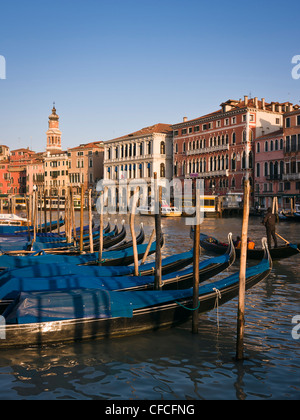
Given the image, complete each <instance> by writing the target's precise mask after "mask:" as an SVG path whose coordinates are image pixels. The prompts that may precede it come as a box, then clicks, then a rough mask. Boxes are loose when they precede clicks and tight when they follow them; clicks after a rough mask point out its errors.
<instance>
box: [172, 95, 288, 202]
mask: <svg viewBox="0 0 300 420" xmlns="http://www.w3.org/2000/svg"><path fill="white" fill-rule="evenodd" d="M288 105H290V104H288V103H285V104H282V103H278V102H271V103H267V102H266V101H265V99H264V98H262V99H261V100H258V98H257V97H255V98H253V99H249V98H248V96H245V97H244V100H242V99H239V100H231V99H230V100H228V101H226V102H224V103H222V104H221V105H220V109H219V110H217V111H215V112H212V113H210V114H207V115H204V116H202V117H199V118H196V119H193V120H188V119H187V118H184V120H183V122H181V123H178V124H174V125H173V130H174V145H173V149H174V177H177V178H179V179H180V180H181V181H184V180H185V179H204V186H205V194H208V195H219V196H229V195H232V196H236V195H238V196H239V201H240V202H241V200H242V196H243V185H244V180H245V178H246V176H247V175H248V176H249V179H250V182H251V185H252V186H254V172H253V169H254V149H253V142H254V139H255V138H257V137H259V136H262V135H265V134H267V133H269V132H273V131H276V130H278V129H280V128H281V127H282V123H283V113H284V112H285V109H286V107H287V106H288ZM252 195H253V194H252Z"/></svg>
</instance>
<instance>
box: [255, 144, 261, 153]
mask: <svg viewBox="0 0 300 420" xmlns="http://www.w3.org/2000/svg"><path fill="white" fill-rule="evenodd" d="M256 153H260V143H257V145H256Z"/></svg>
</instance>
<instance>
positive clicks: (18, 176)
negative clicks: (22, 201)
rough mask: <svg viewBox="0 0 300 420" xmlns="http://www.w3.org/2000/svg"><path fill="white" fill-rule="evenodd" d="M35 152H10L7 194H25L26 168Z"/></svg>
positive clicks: (26, 150) (21, 150)
mask: <svg viewBox="0 0 300 420" xmlns="http://www.w3.org/2000/svg"><path fill="white" fill-rule="evenodd" d="M34 155H35V152H33V151H32V150H29V148H28V149H17V150H12V151H11V153H10V163H9V165H8V177H9V184H8V185H9V188H8V193H9V194H26V175H27V173H26V166H27V164H29V163H30V162H31V159H32V157H33V156H34Z"/></svg>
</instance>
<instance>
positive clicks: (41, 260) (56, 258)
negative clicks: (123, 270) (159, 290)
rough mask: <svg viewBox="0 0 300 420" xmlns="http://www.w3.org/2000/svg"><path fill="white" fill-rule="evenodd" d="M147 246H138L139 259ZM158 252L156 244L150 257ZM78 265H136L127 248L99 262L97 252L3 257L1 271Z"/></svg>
mask: <svg viewBox="0 0 300 420" xmlns="http://www.w3.org/2000/svg"><path fill="white" fill-rule="evenodd" d="M163 244H164V238H163V236H162V238H161V246H163ZM147 246H148V245H147V244H142V245H137V253H138V258H139V260H141V259H142V258H143V256H144V254H145V252H146V249H147ZM155 251H156V242H153V244H152V245H151V247H150V251H149V255H152V254H153V253H154V252H155ZM60 263H66V264H76V265H83V264H89V265H100V266H122V265H130V264H133V263H134V256H133V248H132V247H131V248H127V249H124V250H121V251H105V252H103V254H102V260H101V261H99V254H98V253H97V252H94V253H89V254H82V255H56V254H46V253H45V252H44V251H41V252H37V253H36V254H35V255H25V256H15V255H5V254H4V255H1V256H0V270H1V269H2V270H5V269H7V268H10V269H13V268H21V267H27V266H29V265H35V264H60Z"/></svg>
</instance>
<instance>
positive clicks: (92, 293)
mask: <svg viewBox="0 0 300 420" xmlns="http://www.w3.org/2000/svg"><path fill="white" fill-rule="evenodd" d="M271 269H272V262H271V260H270V256H269V253H268V250H267V247H266V248H265V256H264V259H263V260H262V261H261V262H260V264H258V265H256V266H254V267H250V268H249V269H248V270H247V272H246V289H249V288H251V287H253V286H255V285H256V284H257V283H259V282H260V281H262V280H263V279H265V278H266V277H267V276H268V275H269V274H270V272H271ZM238 292H239V273H235V274H233V275H230V276H228V277H226V278H223V279H222V280H219V281H216V282H212V283H211V282H210V283H208V284H205V285H202V286H200V287H199V305H198V307H197V308H195V310H198V311H199V313H204V312H207V311H210V310H212V309H214V308H215V307H216V303H218V305H219V306H221V305H223V304H224V303H226V302H228V301H229V300H231V299H233V298H235V297H236V296H237V295H238ZM192 309H193V289H192V288H190V289H184V290H175V291H174V290H172V291H164V290H163V291H148V292H144V291H142V292H140V291H134V292H109V291H107V290H95V289H85V290H82V289H80V290H72V291H69V292H51V293H49V292H37V293H21V294H20V295H19V296H18V298H17V299H16V300H15V301H14V302H13V303H12V304H11V305H9V307H8V308H6V310H5V311H4V313H3V314H2V315H3V317H4V319H5V320H6V326H5V327H4V326H2V329H3V331H1V332H2V333H4V334H5V340H1V342H0V348H2V349H4V348H11V347H28V346H41V345H49V344H57V343H67V342H74V341H84V340H95V339H104V338H113V337H122V336H128V335H132V334H138V333H141V332H145V331H155V330H158V329H161V328H167V327H173V326H175V325H178V324H180V323H183V322H186V321H187V320H188V319H189V318H190V317H191V315H192V312H193V311H192Z"/></svg>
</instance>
